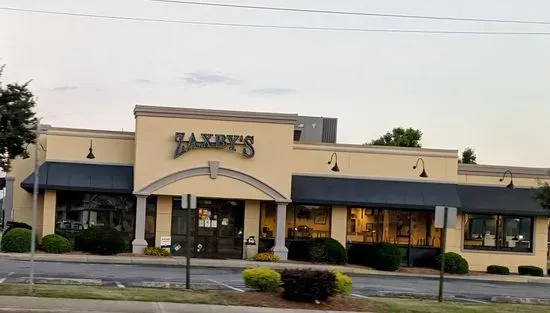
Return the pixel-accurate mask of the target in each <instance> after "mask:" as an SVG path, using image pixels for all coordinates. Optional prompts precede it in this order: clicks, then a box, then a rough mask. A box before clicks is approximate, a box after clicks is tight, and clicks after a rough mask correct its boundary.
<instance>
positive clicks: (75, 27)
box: [0, 0, 550, 167]
mask: <svg viewBox="0 0 550 313" xmlns="http://www.w3.org/2000/svg"><path fill="white" fill-rule="evenodd" d="M198 1H201V2H217V3H231V4H246V5H262V6H277V7H290V8H306V9H322V10H338V11H355V12H368V13H391V14H409V15H424V16H426V15H428V16H429V15H431V16H455V17H469V18H484V19H513V20H528V21H550V17H548V14H547V12H549V11H550V1H547V0H540V1H530V0H524V1H509V0H484V1H474V0H462V1H456V0H455V1H450V0H415V1H410V0H384V1H382V0H378V1H374V0H373V1H366V0H344V1H334V0H292V1H289V0H288V1H286V0H279V1H275V0H273V1H267V0H248V1H244V0H198ZM0 8H21V9H35V10H48V11H57V12H70V13H84V14H99V15H111V16H125V17H140V18H151V19H168V20H184V21H196V22H222V23H245V24H266V25H287V26H288V25H294V26H307V27H337V28H369V29H415V30H452V31H495V32H498V31H500V32H550V24H549V25H527V24H501V23H481V22H465V21H441V20H426V19H397V18H385V17H371V16H348V15H327V14H319V13H300V12H280V11H261V10H249V9H241V8H216V7H208V6H193V5H183V4H175V3H163V2H155V1H150V0H93V1H92V0H49V1H42V0H11V1H10V0H0ZM548 55H550V36H527V35H512V36H510V35H472V34H419V33H388V32H351V31H347V32H346V31H321V30H296V29H275V28H260V29H258V28H243V27H228V26H211V25H190V24H179V23H160V22H144V21H128V20H126V21H122V20H109V19H99V18H88V17H75V16H60V15H45V14H37V13H31V12H14V11H6V10H0V64H5V65H6V69H5V71H4V75H3V77H2V80H3V81H4V82H14V81H15V82H25V81H27V80H29V79H32V82H31V85H30V88H31V90H32V91H33V92H34V93H35V94H36V96H37V103H38V106H37V112H38V114H39V116H42V117H43V118H44V123H47V124H51V125H53V126H59V127H78V128H100V129H110V130H126V131H133V129H134V116H133V111H132V110H133V108H134V106H135V105H137V104H150V105H159V106H177V107H191V108H209V109H231V110H251V111H265V112H281V113H298V114H300V115H313V116H325V117H337V118H338V142H340V143H353V144H361V143H364V142H368V141H370V140H372V139H374V138H377V137H379V136H380V135H382V134H383V133H385V132H386V131H388V130H391V129H392V128H393V127H397V126H403V127H414V128H417V129H420V130H421V131H422V132H423V139H422V143H423V146H424V147H426V148H442V149H458V150H463V149H464V148H465V147H472V148H474V149H475V151H476V154H477V157H478V162H479V163H481V164H495V165H513V166H534V167H550V144H548V140H547V137H546V136H545V131H547V130H548V128H549V126H548V121H549V117H550V104H549V103H550V88H548V81H549V80H548V78H549V74H550V58H549V57H548Z"/></svg>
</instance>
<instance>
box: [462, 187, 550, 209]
mask: <svg viewBox="0 0 550 313" xmlns="http://www.w3.org/2000/svg"><path fill="white" fill-rule="evenodd" d="M457 190H458V195H459V197H460V200H461V201H462V207H463V210H464V212H469V213H481V214H483V213H485V214H505V215H524V216H525V215H528V216H545V215H550V212H549V211H547V210H545V209H544V208H543V207H542V206H541V205H540V202H539V201H537V200H536V199H535V198H534V190H533V189H529V188H514V189H508V188H504V187H489V186H472V185H458V186H457Z"/></svg>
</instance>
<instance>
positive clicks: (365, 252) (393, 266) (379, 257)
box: [348, 243, 403, 271]
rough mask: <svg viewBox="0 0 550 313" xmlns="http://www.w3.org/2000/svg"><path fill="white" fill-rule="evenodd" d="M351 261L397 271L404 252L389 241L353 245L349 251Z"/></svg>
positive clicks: (378, 268)
mask: <svg viewBox="0 0 550 313" xmlns="http://www.w3.org/2000/svg"><path fill="white" fill-rule="evenodd" d="M348 255H349V259H350V263H352V264H358V265H363V266H368V267H372V268H374V269H377V270H380V271H396V270H397V269H399V267H400V266H401V262H402V261H403V252H402V251H401V249H400V248H399V247H397V246H394V245H392V244H389V243H377V244H373V245H359V244H358V245H352V246H351V247H350V249H349V251H348Z"/></svg>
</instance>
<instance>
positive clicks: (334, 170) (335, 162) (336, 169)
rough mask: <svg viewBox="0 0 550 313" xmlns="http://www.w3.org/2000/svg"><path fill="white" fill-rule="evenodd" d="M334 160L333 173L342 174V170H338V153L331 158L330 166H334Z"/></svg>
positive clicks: (334, 153)
mask: <svg viewBox="0 0 550 313" xmlns="http://www.w3.org/2000/svg"><path fill="white" fill-rule="evenodd" d="M333 159H334V166H333V167H332V168H331V169H330V170H331V171H333V172H340V168H338V155H337V154H336V152H333V153H332V155H331V156H330V161H328V164H332V160H333Z"/></svg>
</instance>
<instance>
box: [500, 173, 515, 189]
mask: <svg viewBox="0 0 550 313" xmlns="http://www.w3.org/2000/svg"><path fill="white" fill-rule="evenodd" d="M507 173H509V174H510V183H509V184H508V185H506V188H508V189H514V176H513V175H512V172H511V171H510V170H506V171H505V172H504V174H503V175H502V178H501V179H499V181H503V180H504V178H505V177H506V174H507Z"/></svg>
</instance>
